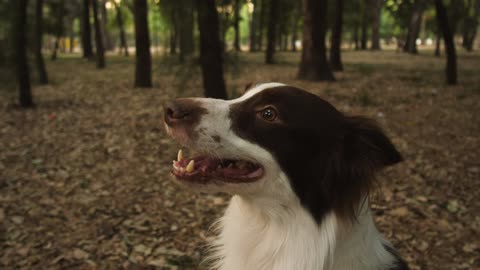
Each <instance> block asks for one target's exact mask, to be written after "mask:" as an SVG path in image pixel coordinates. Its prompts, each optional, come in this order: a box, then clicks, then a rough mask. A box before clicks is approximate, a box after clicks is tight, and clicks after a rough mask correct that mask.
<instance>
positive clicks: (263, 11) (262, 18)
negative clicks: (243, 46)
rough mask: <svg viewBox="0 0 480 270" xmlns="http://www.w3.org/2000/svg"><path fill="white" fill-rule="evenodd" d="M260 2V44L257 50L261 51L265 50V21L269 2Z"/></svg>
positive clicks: (262, 0)
mask: <svg viewBox="0 0 480 270" xmlns="http://www.w3.org/2000/svg"><path fill="white" fill-rule="evenodd" d="M258 1H260V20H259V22H260V25H259V27H258V43H257V48H258V50H259V51H261V50H263V34H264V32H265V31H264V28H265V20H266V17H267V16H266V13H267V12H266V11H267V0H258Z"/></svg>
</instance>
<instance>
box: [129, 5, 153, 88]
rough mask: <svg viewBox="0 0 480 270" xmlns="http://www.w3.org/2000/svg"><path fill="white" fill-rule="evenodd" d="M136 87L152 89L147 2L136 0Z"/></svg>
mask: <svg viewBox="0 0 480 270" xmlns="http://www.w3.org/2000/svg"><path fill="white" fill-rule="evenodd" d="M133 3H134V22H135V48H136V52H135V56H136V61H135V87H152V59H151V55H150V34H149V32H148V20H147V19H148V17H147V15H148V7H147V0H134V2H133Z"/></svg>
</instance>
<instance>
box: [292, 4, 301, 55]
mask: <svg viewBox="0 0 480 270" xmlns="http://www.w3.org/2000/svg"><path fill="white" fill-rule="evenodd" d="M293 14H294V18H293V20H292V40H291V46H292V52H296V51H297V39H298V25H299V24H300V17H301V16H302V1H298V2H296V5H295V11H294V13H293Z"/></svg>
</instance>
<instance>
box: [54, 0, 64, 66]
mask: <svg viewBox="0 0 480 270" xmlns="http://www.w3.org/2000/svg"><path fill="white" fill-rule="evenodd" d="M51 7H53V10H54V13H55V18H56V21H55V25H54V32H55V42H54V45H53V51H52V56H51V60H52V61H55V60H57V52H58V48H59V45H60V38H61V37H62V35H63V18H64V13H65V8H64V3H63V1H60V2H53V3H51Z"/></svg>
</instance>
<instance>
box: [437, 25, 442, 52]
mask: <svg viewBox="0 0 480 270" xmlns="http://www.w3.org/2000/svg"><path fill="white" fill-rule="evenodd" d="M441 42H442V33H441V30H440V29H438V30H437V40H436V42H435V56H437V57H438V56H440V46H441Z"/></svg>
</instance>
